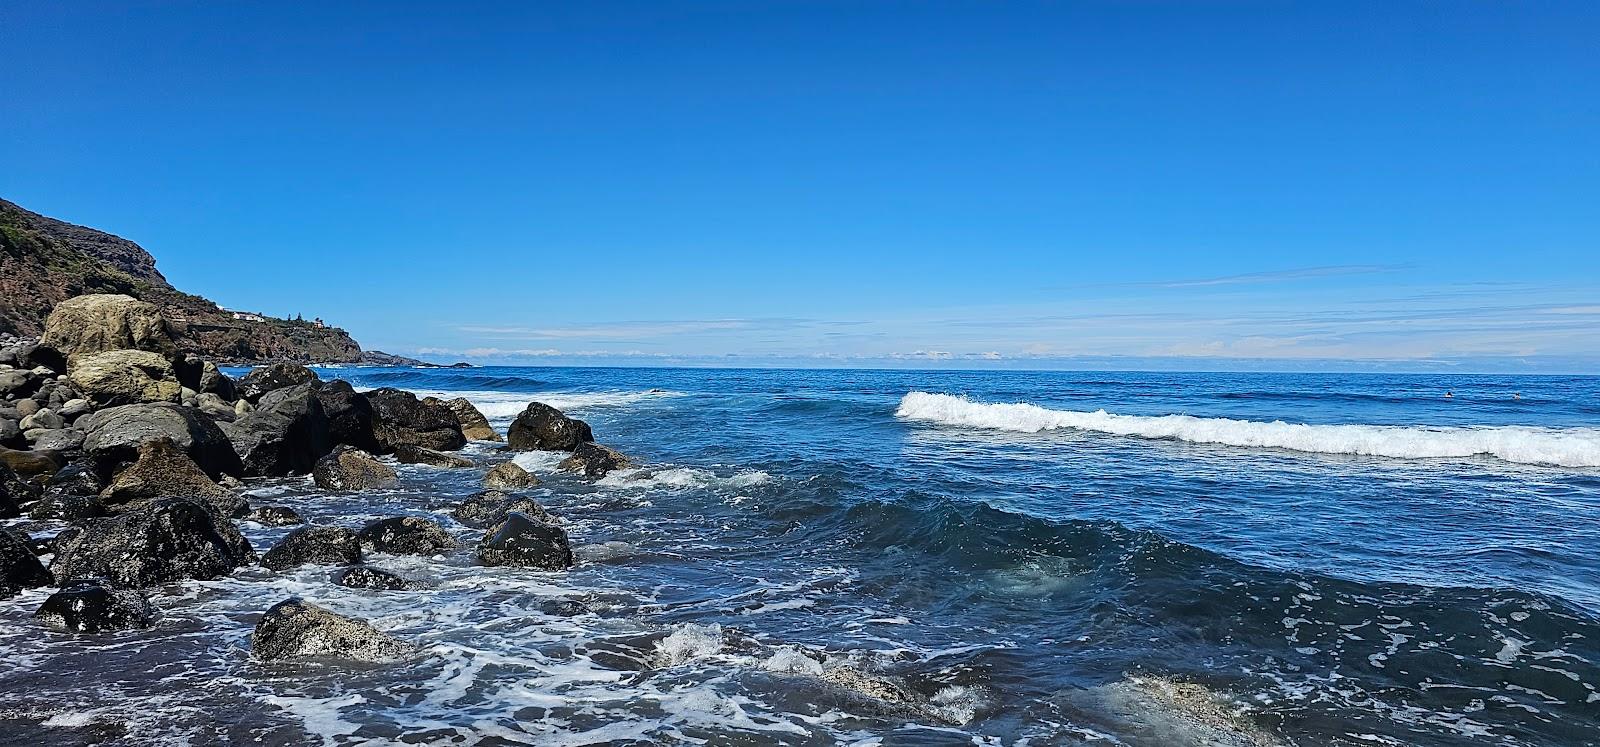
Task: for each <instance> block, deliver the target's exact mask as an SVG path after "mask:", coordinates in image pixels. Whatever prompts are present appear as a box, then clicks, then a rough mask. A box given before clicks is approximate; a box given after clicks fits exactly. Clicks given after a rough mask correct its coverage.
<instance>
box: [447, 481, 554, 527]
mask: <svg viewBox="0 0 1600 747" xmlns="http://www.w3.org/2000/svg"><path fill="white" fill-rule="evenodd" d="M513 511H520V512H522V513H524V514H527V515H528V516H530V517H532V518H535V519H538V520H540V521H544V522H549V523H555V521H556V519H555V517H553V516H551V515H550V514H549V513H547V512H546V511H545V510H544V507H543V506H541V505H539V503H538V502H537V501H535V500H533V499H532V498H527V497H524V496H516V497H512V496H509V495H507V494H505V493H502V492H500V491H498V490H485V491H483V492H481V493H478V494H477V495H474V496H472V497H471V498H468V499H467V500H466V501H463V502H462V504H461V505H459V506H456V507H455V510H453V511H451V512H450V515H451V516H453V517H455V520H456V521H459V522H461V523H462V524H465V525H467V526H469V527H477V528H480V529H481V528H483V527H487V526H489V525H491V524H498V523H499V522H500V520H501V519H504V518H505V516H506V514H509V513H511V512H513Z"/></svg>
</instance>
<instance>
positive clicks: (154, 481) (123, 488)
mask: <svg viewBox="0 0 1600 747" xmlns="http://www.w3.org/2000/svg"><path fill="white" fill-rule="evenodd" d="M100 498H101V499H102V501H103V502H105V503H106V504H107V505H110V506H117V505H121V504H130V503H136V502H139V501H149V500H155V499H158V498H190V499H193V500H195V501H198V502H201V503H203V504H205V505H208V506H210V507H211V508H212V509H213V510H215V511H216V512H217V514H218V515H219V516H223V517H228V518H232V517H234V516H236V515H238V514H239V513H241V511H240V509H241V508H244V507H245V500H244V498H243V497H241V496H239V495H238V494H236V493H234V492H233V491H231V490H228V489H226V488H223V487H222V486H221V485H218V484H217V483H215V482H213V481H212V479H211V478H210V477H208V476H206V473H205V472H204V471H203V470H201V469H200V467H199V465H196V464H195V463H194V460H193V459H190V458H189V455H188V454H187V453H186V452H184V451H183V450H182V449H179V448H178V447H177V446H176V445H174V444H173V443H172V439H170V438H158V439H156V440H154V441H146V442H145V443H143V444H141V445H140V446H139V457H138V459H136V460H135V461H134V463H133V464H131V465H128V467H127V468H126V469H124V470H122V471H121V472H119V473H117V476H116V477H115V478H113V479H112V480H111V484H110V485H107V486H106V488H105V490H103V491H101V494H100Z"/></svg>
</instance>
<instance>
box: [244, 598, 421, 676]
mask: <svg viewBox="0 0 1600 747" xmlns="http://www.w3.org/2000/svg"><path fill="white" fill-rule="evenodd" d="M250 649H251V651H252V652H253V653H254V654H255V657H256V658H257V659H259V660H261V661H280V660H284V659H301V658H308V657H329V658H338V659H351V660H355V661H388V660H392V659H397V658H400V657H403V656H405V655H407V654H409V653H411V651H412V649H411V647H410V646H408V645H407V644H405V643H403V642H401V641H400V640H399V639H397V638H394V637H392V636H389V635H385V634H383V633H380V632H378V631H377V630H375V629H373V627H372V626H371V625H368V624H367V623H365V622H363V621H361V620H357V619H354V618H350V617H345V616H343V615H338V614H334V613H333V612H330V611H328V610H326V609H323V608H322V607H318V606H317V605H314V604H311V603H310V602H306V601H303V600H300V599H288V600H285V601H282V602H279V603H277V604H275V605H273V606H272V608H271V609H269V610H267V611H266V614H263V615H262V616H261V620H260V621H259V622H257V623H256V629H255V632H254V633H252V634H251V635H250Z"/></svg>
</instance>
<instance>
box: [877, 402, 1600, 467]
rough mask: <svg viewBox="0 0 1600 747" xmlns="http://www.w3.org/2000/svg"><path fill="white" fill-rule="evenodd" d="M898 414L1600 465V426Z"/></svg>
mask: <svg viewBox="0 0 1600 747" xmlns="http://www.w3.org/2000/svg"><path fill="white" fill-rule="evenodd" d="M895 415H896V416H897V417H900V418H903V419H906V420H915V421H921V422H929V423H939V424H942V425H954V426H962V427H966V428H987V429H994V430H1004V431H1013V432H1018V433H1038V432H1041V431H1051V430H1063V429H1069V430H1079V431H1088V432H1094V433H1109V434H1112V435H1117V436H1132V437H1135V438H1150V439H1172V440H1177V441H1188V442H1191V443H1202V444H1221V445H1224V446H1239V447H1248V448H1276V449H1290V450H1293V451H1303V452H1310V453H1317V454H1354V455H1361V456H1379V457H1390V458H1395V459H1465V458H1470V457H1482V456H1490V457H1495V458H1498V459H1502V460H1504V461H1507V462H1515V463H1518V464H1540V465H1551V466H1557V467H1600V428H1563V429H1553V428H1530V427H1524V426H1485V427H1426V426H1392V425H1360V424H1350V425H1307V424H1303V423H1285V422H1283V421H1281V420H1275V421H1272V422H1270V423H1264V422H1258V421H1251V420H1234V419H1231V418H1201V417H1194V416H1191V415H1161V416H1145V415H1117V414H1114V413H1108V412H1106V411H1105V410H1096V411H1094V412H1083V411H1078V410H1052V409H1049V408H1046V407H1039V406H1038V405H1031V404H1027V403H1015V404H991V403H984V402H973V401H972V400H970V399H967V398H966V397H960V396H953V395H949V394H930V393H928V392H910V393H908V394H906V395H905V397H903V398H901V400H900V407H899V409H897V410H896V411H895Z"/></svg>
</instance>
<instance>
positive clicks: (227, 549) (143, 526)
mask: <svg viewBox="0 0 1600 747" xmlns="http://www.w3.org/2000/svg"><path fill="white" fill-rule="evenodd" d="M255 558H256V553H255V550H254V549H253V548H251V547H250V542H249V540H246V539H245V538H244V535H242V534H240V533H239V530H238V529H237V528H235V527H234V526H233V523H232V522H230V521H228V520H227V519H223V518H220V517H218V516H217V515H215V514H214V513H212V512H211V511H209V510H207V509H205V508H203V507H201V505H200V504H198V503H195V502H194V501H189V500H185V499H182V498H166V499H161V500H156V501H152V502H150V503H148V504H145V505H143V506H140V507H138V508H135V509H133V510H130V511H128V512H127V513H124V514H121V515H118V516H114V517H111V518H108V519H92V520H90V521H88V522H87V523H85V524H84V526H83V528H82V529H81V530H77V531H74V532H73V533H72V535H71V536H69V537H66V538H65V539H64V540H62V541H61V543H60V546H59V547H57V548H56V556H55V558H54V559H53V560H51V562H50V572H51V573H52V574H53V575H54V576H55V578H56V581H58V582H61V583H65V582H67V581H71V580H73V579H80V578H93V577H100V578H105V579H108V580H110V581H111V582H113V583H115V584H118V585H119V586H124V587H134V588H144V587H148V586H155V585H158V584H165V583H171V582H173V581H181V580H183V579H190V578H193V579H200V580H207V579H213V578H218V577H221V576H224V575H227V574H228V573H229V572H230V571H232V570H233V569H234V568H237V567H239V566H241V565H247V564H249V563H252V562H254V561H255Z"/></svg>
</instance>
